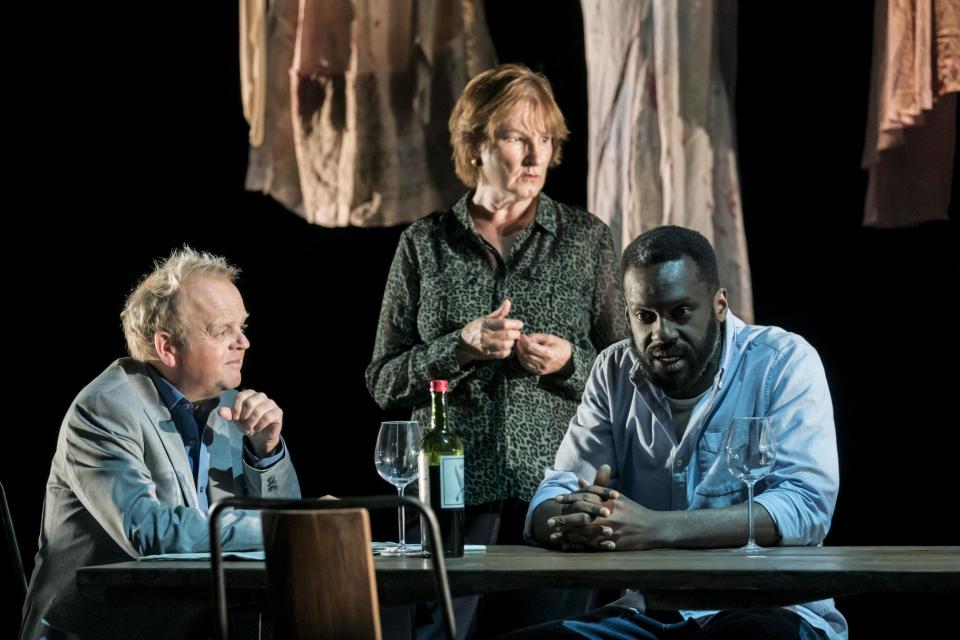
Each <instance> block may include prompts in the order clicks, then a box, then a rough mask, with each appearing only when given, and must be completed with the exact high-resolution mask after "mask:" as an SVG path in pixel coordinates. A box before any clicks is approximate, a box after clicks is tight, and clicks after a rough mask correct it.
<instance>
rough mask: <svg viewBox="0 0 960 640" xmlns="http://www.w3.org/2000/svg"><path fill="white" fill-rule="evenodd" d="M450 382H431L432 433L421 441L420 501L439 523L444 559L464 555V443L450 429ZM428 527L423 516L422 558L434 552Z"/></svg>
mask: <svg viewBox="0 0 960 640" xmlns="http://www.w3.org/2000/svg"><path fill="white" fill-rule="evenodd" d="M447 388H448V387H447V381H446V380H431V381H430V396H431V398H432V402H433V412H432V414H431V417H430V427H431V428H430V431H429V432H427V434H426V435H425V436H423V439H422V440H421V441H420V458H419V461H418V462H419V467H420V469H419V471H420V475H419V480H418V484H419V488H420V500H421V501H422V502H424V503H425V504H429V505H430V508H431V509H433V512H434V513H435V514H436V516H437V520H438V521H439V523H440V537H441V538H442V539H443V555H444V556H445V557H448V558H459V557H460V556H462V555H463V504H464V484H463V443H462V442H461V441H460V438H458V437H457V436H456V435H454V433H453V432H452V431H451V430H450V428H449V426H448V425H447ZM428 531H429V528H428V526H427V523H426V522H425V521H424V520H423V517H422V516H421V522H420V535H421V538H422V540H423V555H425V556H429V555H430V554H431V553H432V552H433V544H432V542H431V540H430V536H429V533H428Z"/></svg>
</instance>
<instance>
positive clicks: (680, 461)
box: [676, 458, 683, 469]
mask: <svg viewBox="0 0 960 640" xmlns="http://www.w3.org/2000/svg"><path fill="white" fill-rule="evenodd" d="M676 467H677V469H682V468H683V458H677V464H676Z"/></svg>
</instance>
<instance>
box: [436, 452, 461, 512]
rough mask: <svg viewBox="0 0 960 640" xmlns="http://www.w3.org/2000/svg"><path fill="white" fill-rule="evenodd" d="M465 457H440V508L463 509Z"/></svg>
mask: <svg viewBox="0 0 960 640" xmlns="http://www.w3.org/2000/svg"><path fill="white" fill-rule="evenodd" d="M463 486H464V485H463V456H440V508H441V509H463V497H464V496H463V494H464V491H463Z"/></svg>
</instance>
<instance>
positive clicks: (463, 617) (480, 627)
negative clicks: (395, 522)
mask: <svg viewBox="0 0 960 640" xmlns="http://www.w3.org/2000/svg"><path fill="white" fill-rule="evenodd" d="M527 506H528V503H527V502H526V501H524V500H518V499H516V498H508V499H506V500H502V501H497V502H489V503H484V504H480V505H471V506H468V507H467V508H466V513H465V514H464V541H465V543H466V544H483V545H491V544H498V545H503V544H512V545H519V544H525V543H524V541H523V523H524V520H525V518H526V515H527ZM418 538H419V534H418V533H413V534H412V535H411V539H413V540H416V539H418ZM598 602H602V600H599V599H598V597H597V595H596V592H595V591H593V590H590V589H525V590H515V591H503V592H498V593H489V594H484V595H482V596H468V597H463V598H454V600H453V609H454V616H455V618H456V621H457V638H458V639H460V640H465V639H467V638H471V639H477V640H482V639H485V638H493V637H496V636H498V635H502V634H504V633H507V632H509V631H512V630H515V629H521V628H523V627H528V626H531V625H535V624H539V623H542V622H546V621H548V620H554V619H556V618H562V617H565V616H574V615H580V614H583V613H585V612H587V611H589V610H590V609H591V608H592V607H595V606H596V605H597V603H598ZM390 609H392V610H391V611H388V610H387V609H386V608H384V609H382V610H381V614H382V615H383V616H384V618H385V619H384V620H383V624H382V627H383V631H384V637H385V638H387V639H388V640H400V639H403V638H409V637H411V636H410V635H407V634H406V633H404V632H403V629H402V628H401V627H402V626H403V624H404V621H405V620H409V614H408V613H407V614H405V613H404V611H403V608H401V607H391V608H390ZM414 619H415V627H416V628H415V631H414V634H413V636H412V637H415V638H416V639H417V640H432V639H433V638H442V637H444V636H443V630H442V622H441V621H442V618H441V613H440V607H439V605H438V604H436V603H431V604H428V605H418V606H417V610H416V614H415V615H414Z"/></svg>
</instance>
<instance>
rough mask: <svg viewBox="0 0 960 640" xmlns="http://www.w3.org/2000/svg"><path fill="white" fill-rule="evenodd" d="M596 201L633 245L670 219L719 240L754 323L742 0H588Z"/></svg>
mask: <svg viewBox="0 0 960 640" xmlns="http://www.w3.org/2000/svg"><path fill="white" fill-rule="evenodd" d="M581 7H582V9H583V25H584V32H585V48H586V57H587V95H588V108H589V122H590V130H589V132H588V137H589V142H588V152H587V153H588V168H587V172H588V173H587V203H588V209H590V211H592V212H593V213H595V214H596V215H597V216H599V217H600V218H601V219H602V220H605V221H606V222H607V223H608V224H609V225H610V227H611V230H612V232H613V237H614V242H615V243H616V244H617V248H618V249H619V250H622V249H623V247H624V246H626V245H627V244H628V243H629V242H630V241H631V240H632V239H633V238H635V237H636V236H637V235H639V234H640V233H641V232H643V231H646V230H647V229H651V228H653V227H656V226H659V225H664V224H675V225H680V226H683V227H689V228H691V229H696V230H697V231H699V232H700V233H702V234H703V235H704V236H706V237H707V239H708V240H710V241H711V243H713V246H714V248H715V249H716V251H717V258H718V261H719V270H720V282H721V284H722V285H723V286H725V287H727V289H728V292H729V300H730V306H731V308H732V309H733V311H734V313H736V314H737V315H738V316H740V317H741V318H743V319H745V320H746V321H747V322H751V321H752V319H753V294H752V290H751V285H750V265H749V262H748V260H747V242H746V237H745V235H744V231H743V212H742V209H741V204H740V186H739V179H738V173H737V159H736V152H735V134H734V126H733V114H732V109H731V107H730V96H731V95H732V94H733V90H732V86H733V83H732V79H733V77H734V71H735V68H736V64H735V55H736V3H735V2H732V1H730V0H727V1H717V2H711V1H707V2H697V3H692V2H683V1H682V0H638V1H637V2H606V1H605V0H581Z"/></svg>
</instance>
